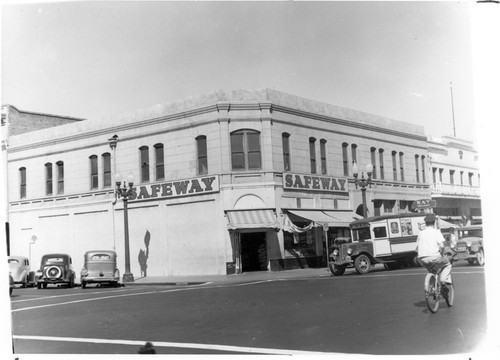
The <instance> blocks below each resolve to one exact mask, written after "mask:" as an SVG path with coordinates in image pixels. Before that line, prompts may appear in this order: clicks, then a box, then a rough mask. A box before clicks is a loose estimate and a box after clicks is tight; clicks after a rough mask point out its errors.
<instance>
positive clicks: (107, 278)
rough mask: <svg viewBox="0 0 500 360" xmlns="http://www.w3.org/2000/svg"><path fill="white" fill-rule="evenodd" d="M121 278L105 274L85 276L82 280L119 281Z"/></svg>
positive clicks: (98, 281) (89, 281)
mask: <svg viewBox="0 0 500 360" xmlns="http://www.w3.org/2000/svg"><path fill="white" fill-rule="evenodd" d="M119 280H120V279H119V278H117V277H105V276H99V277H89V276H85V277H82V278H81V281H82V282H86V283H106V282H118V281H119Z"/></svg>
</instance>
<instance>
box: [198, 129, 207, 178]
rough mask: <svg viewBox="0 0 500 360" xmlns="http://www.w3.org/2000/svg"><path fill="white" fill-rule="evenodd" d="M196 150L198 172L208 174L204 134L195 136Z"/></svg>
mask: <svg viewBox="0 0 500 360" xmlns="http://www.w3.org/2000/svg"><path fill="white" fill-rule="evenodd" d="M196 151H197V159H198V174H199V175H205V174H208V154H207V137H206V136H205V135H200V136H198V137H197V138H196Z"/></svg>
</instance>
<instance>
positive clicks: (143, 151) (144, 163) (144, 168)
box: [139, 146, 149, 183]
mask: <svg viewBox="0 0 500 360" xmlns="http://www.w3.org/2000/svg"><path fill="white" fill-rule="evenodd" d="M139 153H140V155H139V156H140V160H141V182H143V183H144V182H149V148H148V147H147V146H141V147H140V148H139Z"/></svg>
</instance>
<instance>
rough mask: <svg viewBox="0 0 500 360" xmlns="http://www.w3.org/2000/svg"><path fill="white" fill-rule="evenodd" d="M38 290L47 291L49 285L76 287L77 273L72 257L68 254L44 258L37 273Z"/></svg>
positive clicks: (48, 255) (50, 255) (51, 255)
mask: <svg viewBox="0 0 500 360" xmlns="http://www.w3.org/2000/svg"><path fill="white" fill-rule="evenodd" d="M36 278H37V280H36V282H37V287H38V289H41V288H42V287H43V288H44V289H45V288H46V287H47V285H48V284H54V285H57V284H66V285H67V286H68V287H70V288H72V287H74V286H75V272H74V271H73V266H72V261H71V256H69V255H68V254H47V255H44V256H42V261H41V264H40V270H38V271H37V272H36Z"/></svg>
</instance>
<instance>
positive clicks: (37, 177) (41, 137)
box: [8, 89, 430, 278]
mask: <svg viewBox="0 0 500 360" xmlns="http://www.w3.org/2000/svg"><path fill="white" fill-rule="evenodd" d="M32 120H33V121H34V122H36V121H37V117H36V116H35V115H33V119H32ZM9 121H10V123H11V124H13V123H14V122H15V121H16V119H15V117H13V118H12V119H10V120H9ZM115 144H116V147H115V146H114V145H115ZM110 145H113V146H110ZM427 161H428V158H427V137H426V136H425V134H424V130H423V127H421V126H417V125H412V124H408V123H404V122H400V121H395V120H391V119H387V118H383V117H379V116H375V115H370V114H366V113H361V112H358V111H355V110H350V109H346V108H341V107H337V106H333V105H329V104H324V103H320V102H316V101H313V100H308V99H304V98H300V97H297V96H293V95H290V94H285V93H281V92H278V91H274V90H269V89H263V90H240V91H216V92H213V93H210V94H207V95H203V96H199V97H193V98H189V99H187V100H185V101H177V102H171V103H166V104H160V105H156V106H153V107H151V108H147V109H141V110H136V111H132V112H129V113H125V114H121V115H117V116H112V117H107V118H101V119H89V120H85V121H77V122H74V123H71V124H64V125H59V126H55V127H51V128H48V129H41V130H36V131H30V132H24V133H23V134H22V135H12V136H10V137H9V148H8V184H9V189H8V197H9V222H10V243H11V244H10V247H11V253H12V254H22V255H26V256H27V255H28V254H30V256H31V261H32V262H34V263H37V262H38V261H39V259H40V258H41V256H42V255H43V254H45V253H50V252H64V253H69V254H70V255H71V256H72V257H73V259H74V260H73V261H74V267H75V268H76V269H77V270H79V269H80V268H81V265H82V261H83V254H84V252H85V251H87V250H92V249H112V250H115V251H116V252H117V253H118V256H119V261H120V268H121V271H122V273H123V269H124V266H123V264H124V256H125V255H124V254H125V250H124V240H123V239H124V232H125V231H124V211H123V210H124V208H123V201H122V199H117V198H115V195H114V183H115V180H116V179H117V173H119V174H121V176H120V177H121V178H122V177H125V176H128V175H132V176H133V177H134V181H133V184H134V194H133V196H132V197H131V199H130V200H129V202H128V224H129V226H128V228H129V233H130V242H129V243H130V244H129V250H130V251H129V253H130V264H131V270H132V273H133V274H134V276H135V277H136V278H137V277H141V276H154V275H158V276H165V275H197V274H226V273H228V274H229V273H234V272H236V273H241V272H246V271H253V270H271V271H276V270H281V269H291V268H299V267H308V266H323V265H325V264H326V263H325V260H326V250H325V247H326V244H327V241H331V240H334V239H335V238H337V237H339V236H345V235H347V233H346V227H347V226H348V224H349V222H351V221H352V220H353V219H355V218H358V217H359V215H357V214H361V213H362V200H361V192H360V190H358V189H356V188H355V186H354V182H353V176H352V164H353V163H354V162H356V163H357V164H358V165H359V167H360V169H364V167H365V165H366V164H368V163H372V164H373V166H374V170H373V185H372V187H371V188H368V189H367V192H366V194H367V205H368V206H367V208H368V214H369V215H376V214H383V213H398V212H401V211H406V210H409V208H410V206H411V204H412V202H413V201H414V200H417V199H427V198H429V197H430V187H429V183H428V181H429V179H428V174H426V172H425V170H426V169H427V168H428V165H427ZM365 176H366V175H365ZM325 228H326V229H328V232H327V234H328V239H326V237H325V232H324V229H325Z"/></svg>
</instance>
